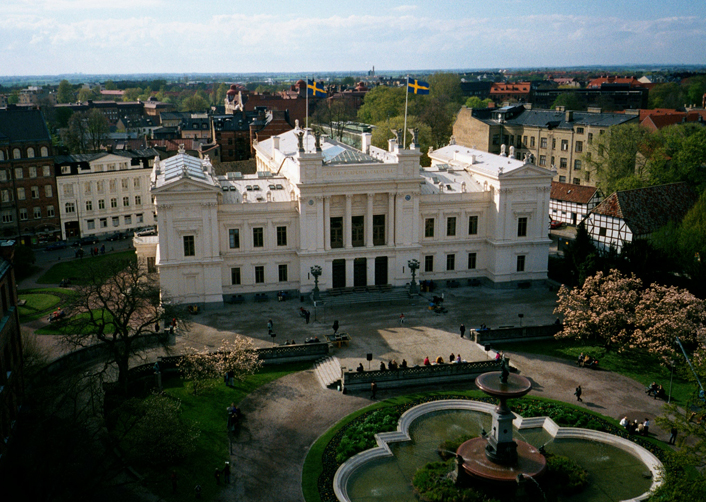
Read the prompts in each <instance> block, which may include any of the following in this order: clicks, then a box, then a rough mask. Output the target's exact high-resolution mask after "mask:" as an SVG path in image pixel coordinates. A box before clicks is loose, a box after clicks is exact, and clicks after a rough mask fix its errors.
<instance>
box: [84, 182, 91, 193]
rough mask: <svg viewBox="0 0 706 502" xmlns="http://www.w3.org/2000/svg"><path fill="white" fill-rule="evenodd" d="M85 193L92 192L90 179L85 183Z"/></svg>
mask: <svg viewBox="0 0 706 502" xmlns="http://www.w3.org/2000/svg"><path fill="white" fill-rule="evenodd" d="M83 193H84V194H86V195H88V194H89V193H91V182H90V181H87V182H85V183H84V184H83Z"/></svg>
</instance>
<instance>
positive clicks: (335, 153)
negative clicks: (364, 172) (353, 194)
mask: <svg viewBox="0 0 706 502" xmlns="http://www.w3.org/2000/svg"><path fill="white" fill-rule="evenodd" d="M301 131H302V129H301V128H299V129H292V130H291V131H287V132H285V133H282V134H280V135H278V136H277V138H278V140H279V148H278V150H279V151H280V152H282V154H284V155H285V156H292V157H293V156H295V155H296V154H297V153H298V152H299V142H298V137H297V134H298V133H299V132H301ZM304 132H305V134H304V138H303V146H304V152H305V153H316V138H315V137H314V134H313V133H312V132H311V130H310V129H306V130H304ZM258 145H259V147H260V148H261V149H262V150H264V151H266V152H268V153H269V154H270V155H272V153H273V152H272V149H273V140H272V138H268V139H266V140H263V141H261V142H260V143H259V144H258ZM321 154H322V155H323V157H324V164H327V165H335V164H374V163H379V162H382V161H381V160H378V159H376V158H374V157H372V156H370V155H368V154H366V153H364V152H361V151H360V150H357V149H355V148H353V147H352V146H349V145H346V144H344V143H339V142H338V141H336V140H334V139H331V138H329V137H326V136H322V137H321Z"/></svg>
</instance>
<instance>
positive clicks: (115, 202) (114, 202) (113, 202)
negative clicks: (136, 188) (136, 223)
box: [110, 197, 118, 208]
mask: <svg viewBox="0 0 706 502" xmlns="http://www.w3.org/2000/svg"><path fill="white" fill-rule="evenodd" d="M110 207H113V208H115V207H118V199H116V198H115V197H113V198H111V199H110Z"/></svg>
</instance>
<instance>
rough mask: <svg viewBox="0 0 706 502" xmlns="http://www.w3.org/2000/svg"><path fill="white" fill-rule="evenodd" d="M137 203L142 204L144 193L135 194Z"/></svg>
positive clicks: (137, 204)
mask: <svg viewBox="0 0 706 502" xmlns="http://www.w3.org/2000/svg"><path fill="white" fill-rule="evenodd" d="M135 205H136V206H141V205H142V195H135Z"/></svg>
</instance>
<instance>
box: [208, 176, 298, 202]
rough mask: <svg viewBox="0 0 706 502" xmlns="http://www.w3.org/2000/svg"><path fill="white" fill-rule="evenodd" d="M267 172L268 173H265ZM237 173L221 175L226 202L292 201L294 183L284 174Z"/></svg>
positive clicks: (224, 200) (219, 180)
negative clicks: (238, 174) (239, 174)
mask: <svg viewBox="0 0 706 502" xmlns="http://www.w3.org/2000/svg"><path fill="white" fill-rule="evenodd" d="M265 174H266V175H265ZM234 175H235V176H237V174H236V173H229V174H227V175H226V176H219V177H218V182H219V184H220V186H221V190H222V192H223V203H224V204H256V203H258V202H288V201H291V200H292V198H291V194H290V193H291V190H292V187H293V186H292V184H291V183H290V182H289V180H288V179H287V178H285V177H284V176H268V175H269V173H258V174H245V175H241V176H239V177H237V178H236V177H235V176H234Z"/></svg>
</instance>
